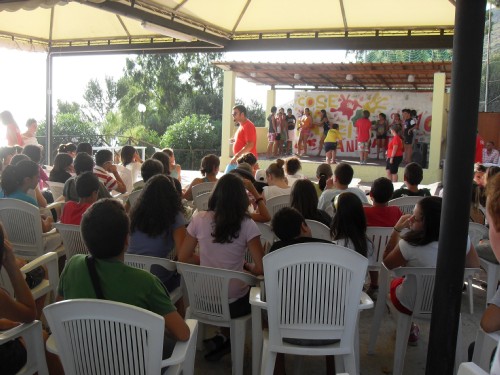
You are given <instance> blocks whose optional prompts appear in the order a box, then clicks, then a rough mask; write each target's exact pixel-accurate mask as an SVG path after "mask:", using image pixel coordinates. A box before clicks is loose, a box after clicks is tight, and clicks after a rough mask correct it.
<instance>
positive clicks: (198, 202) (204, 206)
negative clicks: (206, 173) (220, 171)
mask: <svg viewBox="0 0 500 375" xmlns="http://www.w3.org/2000/svg"><path fill="white" fill-rule="evenodd" d="M206 183H207V184H208V182H206ZM200 185H201V184H200ZM196 186H198V185H196ZM211 194H212V192H210V191H209V192H206V193H201V194H198V195H197V196H195V197H194V198H193V204H194V206H195V207H196V209H197V210H198V211H207V210H208V200H209V199H210V195H211Z"/></svg>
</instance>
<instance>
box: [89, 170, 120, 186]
mask: <svg viewBox="0 0 500 375" xmlns="http://www.w3.org/2000/svg"><path fill="white" fill-rule="evenodd" d="M94 174H95V175H96V176H97V178H98V179H99V181H100V182H101V183H102V184H103V185H104V186H105V187H106V189H108V191H111V190H115V189H116V188H117V187H118V182H117V181H116V180H115V178H114V177H113V176H111V175H110V174H109V173H108V172H107V171H106V170H105V169H104V168H102V167H99V166H95V167H94Z"/></svg>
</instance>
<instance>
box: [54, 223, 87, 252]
mask: <svg viewBox="0 0 500 375" xmlns="http://www.w3.org/2000/svg"><path fill="white" fill-rule="evenodd" d="M54 228H56V229H57V231H58V232H59V233H60V234H61V237H62V240H63V244H64V249H65V250H66V261H68V260H70V259H71V257H72V256H73V255H76V254H88V253H89V250H88V249H87V246H86V245H85V242H83V237H82V232H81V230H80V226H79V225H71V224H61V223H54Z"/></svg>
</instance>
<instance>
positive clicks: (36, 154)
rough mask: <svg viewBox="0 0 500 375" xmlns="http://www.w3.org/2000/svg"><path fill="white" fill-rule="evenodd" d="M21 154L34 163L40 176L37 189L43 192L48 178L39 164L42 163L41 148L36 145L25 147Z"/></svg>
mask: <svg viewBox="0 0 500 375" xmlns="http://www.w3.org/2000/svg"><path fill="white" fill-rule="evenodd" d="M23 154H24V155H26V156H27V157H29V158H30V160H32V161H34V162H35V163H36V164H37V165H38V169H39V174H40V183H39V188H40V190H43V189H44V188H45V187H47V184H46V183H45V182H46V181H48V180H49V176H47V173H45V171H44V170H43V168H42V166H41V165H40V162H41V161H42V148H41V146H38V145H27V146H26V147H24V149H23Z"/></svg>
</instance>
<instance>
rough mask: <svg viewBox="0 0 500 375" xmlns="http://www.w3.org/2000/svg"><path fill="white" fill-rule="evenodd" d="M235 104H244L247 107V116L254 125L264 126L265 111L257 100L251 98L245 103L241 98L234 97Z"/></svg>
mask: <svg viewBox="0 0 500 375" xmlns="http://www.w3.org/2000/svg"><path fill="white" fill-rule="evenodd" d="M236 104H237V105H240V104H242V105H244V106H245V107H246V109H247V117H248V118H249V119H250V121H252V122H253V123H254V125H255V126H266V111H265V110H264V107H263V106H262V104H260V103H259V102H258V101H257V100H255V99H252V101H251V102H250V104H245V103H244V102H243V100H241V99H236Z"/></svg>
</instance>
